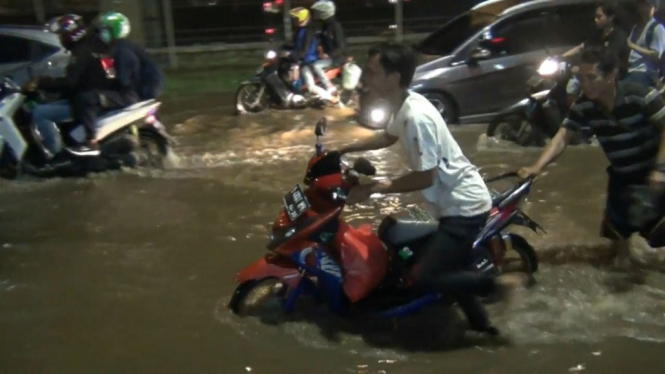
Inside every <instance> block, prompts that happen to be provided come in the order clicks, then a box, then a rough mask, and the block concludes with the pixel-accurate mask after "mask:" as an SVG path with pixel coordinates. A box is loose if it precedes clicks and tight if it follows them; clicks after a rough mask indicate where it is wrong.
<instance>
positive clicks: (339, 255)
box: [229, 118, 542, 317]
mask: <svg viewBox="0 0 665 374" xmlns="http://www.w3.org/2000/svg"><path fill="white" fill-rule="evenodd" d="M325 129H326V121H325V118H324V119H322V120H321V121H319V123H318V124H317V125H316V131H315V134H316V137H317V143H316V153H315V154H314V155H313V156H312V158H311V159H310V160H309V163H308V165H307V170H306V174H305V179H304V181H303V183H304V184H305V186H306V188H305V189H304V190H303V189H302V188H301V187H300V186H299V185H296V186H295V187H294V188H293V189H292V190H291V191H289V192H288V193H287V194H286V195H285V196H284V199H283V208H282V210H281V211H280V213H279V216H278V218H277V219H276V220H275V222H274V224H273V227H272V233H271V235H270V238H269V242H268V245H267V248H268V250H269V251H270V252H269V253H268V254H266V255H264V256H263V257H261V258H260V259H258V260H257V261H256V262H254V263H253V264H250V265H249V266H247V267H245V268H244V269H242V270H240V272H239V273H238V274H237V275H236V278H235V280H236V281H237V282H238V283H239V285H238V287H237V288H236V291H235V293H234V295H233V297H232V298H231V301H230V303H229V308H230V309H231V310H232V311H233V312H235V313H236V314H239V315H243V316H244V315H264V314H266V313H274V312H275V310H278V311H281V312H288V311H291V310H292V309H293V308H294V307H295V303H296V301H297V300H298V299H299V298H300V297H301V296H302V295H304V294H310V295H314V296H315V297H316V298H318V299H319V300H321V299H323V300H324V301H325V302H326V304H327V305H328V307H329V309H331V311H332V312H333V313H336V314H345V313H348V312H370V313H373V314H378V315H382V316H389V317H396V316H402V315H406V314H410V313H413V312H415V311H417V310H419V309H420V308H422V307H424V306H427V305H430V304H432V303H435V302H437V301H440V300H444V299H445V300H449V298H447V297H446V295H441V294H436V293H431V292H424V291H422V290H420V289H419V288H416V287H412V277H411V270H412V267H413V264H414V263H415V262H416V259H417V258H418V255H419V250H420V248H422V247H423V246H424V244H425V243H426V242H427V240H428V239H429V238H430V237H431V235H432V234H433V233H434V232H435V231H436V229H437V225H438V222H436V221H431V220H429V221H427V220H401V219H397V218H395V217H393V216H388V217H386V218H385V219H384V220H383V222H382V223H381V225H380V226H379V229H378V233H377V234H375V233H374V232H373V229H372V225H370V224H365V225H360V226H358V227H357V228H354V227H352V226H350V225H348V224H347V223H346V222H345V221H344V220H343V219H342V218H340V214H341V213H342V210H343V209H344V206H345V198H346V196H347V193H348V191H349V190H350V188H351V187H353V186H354V185H356V184H358V183H359V181H360V179H361V175H374V174H375V171H376V170H375V169H374V167H373V166H372V165H371V163H370V162H369V161H368V160H366V159H363V158H360V159H358V160H357V161H356V162H355V163H354V165H353V167H349V166H348V165H347V164H346V163H345V162H344V161H342V160H341V158H340V154H339V153H338V152H324V151H323V147H322V145H321V143H320V142H319V137H320V136H323V135H324V133H325ZM514 176H515V173H508V174H504V175H502V176H500V177H497V178H494V179H492V180H491V181H495V180H499V179H503V178H507V177H514ZM532 182H533V181H532V180H528V181H525V182H523V183H519V184H518V185H516V186H515V187H514V188H511V189H509V190H507V191H505V192H503V193H501V194H495V197H494V201H493V203H494V204H493V205H494V208H493V210H492V213H491V215H490V218H489V219H488V222H487V225H486V227H485V228H484V229H483V231H482V232H481V234H480V235H479V237H478V239H477V240H476V242H475V243H474V252H475V253H474V256H475V259H476V261H475V266H474V270H475V271H480V272H485V273H487V274H490V275H492V276H498V275H501V274H503V273H505V272H508V271H522V272H525V273H527V274H529V275H530V276H531V275H532V274H533V273H534V272H536V271H537V269H538V261H537V258H536V254H535V251H534V249H533V247H531V245H529V243H528V242H527V241H526V239H524V238H523V237H521V236H519V235H516V234H512V233H506V232H503V230H504V229H505V228H506V227H507V226H509V225H511V224H518V225H523V226H527V227H530V228H531V229H532V230H534V231H537V229H541V230H542V228H541V227H540V226H539V225H538V224H537V223H536V222H534V221H533V220H531V219H530V218H529V217H527V216H526V214H524V213H523V212H522V211H521V210H520V209H519V208H517V204H518V203H519V202H520V201H521V200H522V198H523V197H524V196H526V195H527V194H528V193H529V189H530V187H531V184H532ZM509 252H510V253H513V254H515V255H517V258H516V259H515V260H516V261H507V260H509V256H507V253H509ZM515 265H517V266H515Z"/></svg>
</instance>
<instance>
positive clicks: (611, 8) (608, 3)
mask: <svg viewBox="0 0 665 374" xmlns="http://www.w3.org/2000/svg"><path fill="white" fill-rule="evenodd" d="M618 7H619V4H617V2H616V1H615V0H603V1H601V2H599V3H598V8H600V9H602V10H603V13H604V14H605V15H606V16H608V17H614V16H616V14H617V10H618Z"/></svg>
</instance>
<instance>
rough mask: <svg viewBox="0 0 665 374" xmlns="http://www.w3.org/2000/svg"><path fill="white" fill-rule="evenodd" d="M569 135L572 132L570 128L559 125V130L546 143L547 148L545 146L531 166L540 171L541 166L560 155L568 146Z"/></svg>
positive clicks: (543, 166)
mask: <svg viewBox="0 0 665 374" xmlns="http://www.w3.org/2000/svg"><path fill="white" fill-rule="evenodd" d="M571 136H572V132H571V131H570V130H568V129H567V128H565V127H561V128H560V129H559V131H557V133H556V135H554V138H552V141H551V142H550V144H548V145H547V148H545V150H544V151H543V153H542V154H541V155H540V157H539V158H538V161H536V163H535V164H534V165H533V168H534V169H536V170H538V171H541V170H543V168H545V166H547V165H549V164H550V163H551V162H552V161H554V160H556V159H557V158H558V157H559V156H561V154H562V153H563V151H564V150H565V149H566V146H568V143H569V142H570V138H571Z"/></svg>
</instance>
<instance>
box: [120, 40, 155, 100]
mask: <svg viewBox="0 0 665 374" xmlns="http://www.w3.org/2000/svg"><path fill="white" fill-rule="evenodd" d="M114 44H115V46H116V47H125V48H129V49H131V50H132V51H133V52H134V53H135V54H136V56H137V57H138V59H139V62H140V63H141V71H140V73H139V74H140V75H141V82H138V83H139V84H138V87H137V92H136V93H137V94H138V95H139V97H140V98H141V100H149V99H155V98H157V97H158V96H159V95H160V94H161V93H162V90H163V88H164V74H162V70H161V69H160V68H159V65H157V63H156V62H155V60H153V59H152V58H151V57H150V56H148V54H147V53H146V52H145V50H144V49H143V48H141V47H139V46H138V45H136V44H134V43H132V42H130V41H129V40H127V39H119V40H116V41H115V42H114Z"/></svg>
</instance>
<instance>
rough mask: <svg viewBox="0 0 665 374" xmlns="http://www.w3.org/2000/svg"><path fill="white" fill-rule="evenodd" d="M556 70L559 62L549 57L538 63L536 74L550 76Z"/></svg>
mask: <svg viewBox="0 0 665 374" xmlns="http://www.w3.org/2000/svg"><path fill="white" fill-rule="evenodd" d="M558 71H559V63H558V62H557V61H556V60H554V59H550V58H548V59H546V60H545V61H543V63H542V64H540V67H539V68H538V74H540V75H542V76H543V77H550V76H552V75H554V74H556V73H557V72H558Z"/></svg>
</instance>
